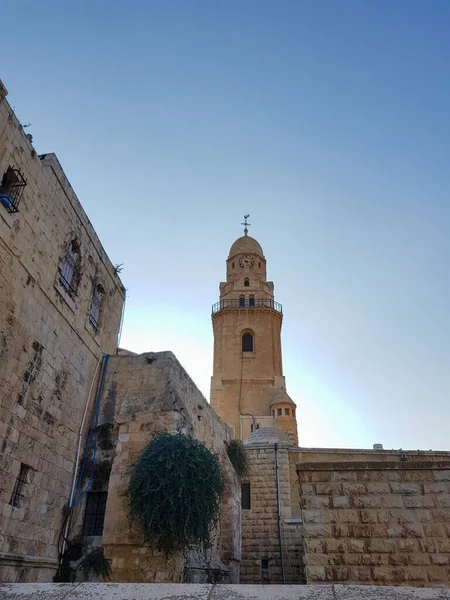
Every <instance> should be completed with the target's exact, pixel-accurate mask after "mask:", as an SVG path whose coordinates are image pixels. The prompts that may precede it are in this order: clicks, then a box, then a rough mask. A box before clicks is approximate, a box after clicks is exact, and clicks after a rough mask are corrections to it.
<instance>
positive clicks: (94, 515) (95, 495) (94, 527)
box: [83, 492, 108, 535]
mask: <svg viewBox="0 0 450 600" xmlns="http://www.w3.org/2000/svg"><path fill="white" fill-rule="evenodd" d="M107 495H108V494H107V492H88V493H87V495H86V511H85V513H84V522H83V535H102V534H103V524H104V522H105V510H106V498H107Z"/></svg>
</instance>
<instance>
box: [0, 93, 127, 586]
mask: <svg viewBox="0 0 450 600" xmlns="http://www.w3.org/2000/svg"><path fill="white" fill-rule="evenodd" d="M4 96H5V89H4V87H3V86H1V85H0V181H1V180H2V178H3V175H4V173H5V172H6V170H7V169H8V167H14V168H19V169H20V171H21V173H22V175H23V176H24V177H25V179H26V182H27V185H26V187H25V188H24V192H23V196H22V199H21V202H20V205H19V212H17V213H15V214H11V213H9V212H8V211H7V210H6V208H5V206H4V205H3V204H1V203H0V481H1V485H0V581H16V580H21V581H36V580H43V581H48V580H50V579H51V576H52V575H53V573H54V571H55V567H56V559H57V555H58V549H57V544H58V538H59V534H60V531H61V525H62V513H63V508H64V507H65V506H66V505H67V501H68V498H69V493H70V487H71V481H72V477H73V472H74V464H75V454H76V447H77V439H78V432H79V428H80V423H81V419H82V414H83V410H84V407H85V403H86V400H87V396H88V391H89V388H90V385H91V381H92V378H93V374H94V371H95V368H96V365H97V363H98V361H99V358H100V357H101V355H102V353H104V352H107V353H112V352H114V351H115V349H116V345H117V335H118V331H119V325H120V319H121V313H122V306H123V302H124V288H123V286H122V284H121V282H120V280H119V278H118V276H117V274H116V273H115V271H114V267H113V265H112V264H111V262H110V261H109V259H108V257H107V256H106V253H105V251H104V250H103V248H102V246H101V244H100V241H99V240H98V237H97V236H96V234H95V231H94V230H93V227H92V225H91V223H90V222H89V220H88V218H87V216H86V214H85V213H84V211H83V209H82V207H81V205H80V203H79V201H78V199H77V197H76V195H75V193H74V191H73V189H72V188H71V186H70V183H69V182H68V180H67V178H66V176H65V174H64V172H63V170H62V168H61V166H60V164H59V162H58V160H57V158H56V156H55V155H54V154H46V155H42V156H38V155H37V154H36V152H35V150H34V148H33V145H32V143H31V142H30V140H29V139H28V137H27V136H26V135H25V132H24V130H23V128H22V126H21V125H20V123H19V121H18V120H17V118H16V117H15V115H14V113H13V111H12V109H11V107H10V106H9V104H8V102H7V101H6V99H5V97H4ZM74 239H76V240H77V243H78V245H79V249H80V254H81V258H80V261H79V262H78V266H77V289H76V290H75V292H74V293H73V295H72V296H69V294H67V293H66V292H65V291H64V289H63V288H62V287H61V284H60V283H59V276H58V268H59V266H60V263H61V259H62V258H63V256H64V255H65V252H66V251H67V246H68V244H69V243H70V242H71V241H72V240H74ZM97 284H101V285H102V287H103V289H104V297H103V301H102V306H101V312H100V327H99V329H98V331H95V330H94V329H93V328H92V326H91V325H90V322H89V318H88V313H89V310H90V306H91V300H92V296H93V289H94V286H96V285H97ZM21 468H22V474H25V478H24V479H25V481H24V483H23V486H22V488H21V490H20V498H18V501H17V503H16V504H17V506H13V505H12V504H11V500H12V494H13V490H14V489H15V485H16V482H17V480H18V476H19V473H20V472H21ZM25 469H26V473H25Z"/></svg>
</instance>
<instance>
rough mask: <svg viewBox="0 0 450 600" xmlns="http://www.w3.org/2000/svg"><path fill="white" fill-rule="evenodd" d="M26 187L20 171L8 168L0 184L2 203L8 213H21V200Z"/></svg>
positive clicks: (0, 199)
mask: <svg viewBox="0 0 450 600" xmlns="http://www.w3.org/2000/svg"><path fill="white" fill-rule="evenodd" d="M26 185H27V182H26V181H25V179H24V177H23V175H22V173H21V172H20V170H19V169H13V168H12V167H8V169H7V170H6V171H5V173H4V174H3V178H2V181H1V183H0V201H1V203H2V204H3V206H4V207H5V208H6V210H7V211H8V212H10V213H16V212H19V202H20V198H21V196H22V192H23V189H24V187H25V186H26Z"/></svg>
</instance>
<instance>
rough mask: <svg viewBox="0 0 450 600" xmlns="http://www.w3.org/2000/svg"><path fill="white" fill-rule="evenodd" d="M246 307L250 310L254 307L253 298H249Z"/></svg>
mask: <svg viewBox="0 0 450 600" xmlns="http://www.w3.org/2000/svg"><path fill="white" fill-rule="evenodd" d="M248 305H249V306H250V308H254V306H255V296H250V298H249V301H248Z"/></svg>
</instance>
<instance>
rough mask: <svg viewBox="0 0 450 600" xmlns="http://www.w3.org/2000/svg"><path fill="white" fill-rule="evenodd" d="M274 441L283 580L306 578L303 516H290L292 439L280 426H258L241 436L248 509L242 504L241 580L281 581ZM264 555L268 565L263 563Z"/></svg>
mask: <svg viewBox="0 0 450 600" xmlns="http://www.w3.org/2000/svg"><path fill="white" fill-rule="evenodd" d="M275 443H277V455H278V479H279V491H280V514H281V538H282V540H281V541H282V552H283V564H284V572H285V580H286V582H287V583H304V571H303V540H302V534H301V521H300V520H299V519H294V518H292V511H291V481H290V472H289V453H290V450H291V442H290V441H289V440H288V439H287V437H286V436H285V434H284V433H283V432H281V431H276V430H275V429H273V428H261V429H259V430H257V431H256V432H254V433H253V434H252V435H250V436H249V437H248V438H247V439H246V440H245V442H244V445H245V448H246V451H247V455H248V457H249V463H250V470H249V474H248V477H247V478H246V479H243V481H244V482H248V483H250V493H251V498H250V501H251V504H250V509H248V510H242V563H241V583H280V582H281V581H282V574H281V559H280V544H279V539H278V510H277V486H276V470H275ZM263 561H267V563H266V565H267V567H268V568H267V570H266V569H265V566H266V565H264V564H263Z"/></svg>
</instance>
